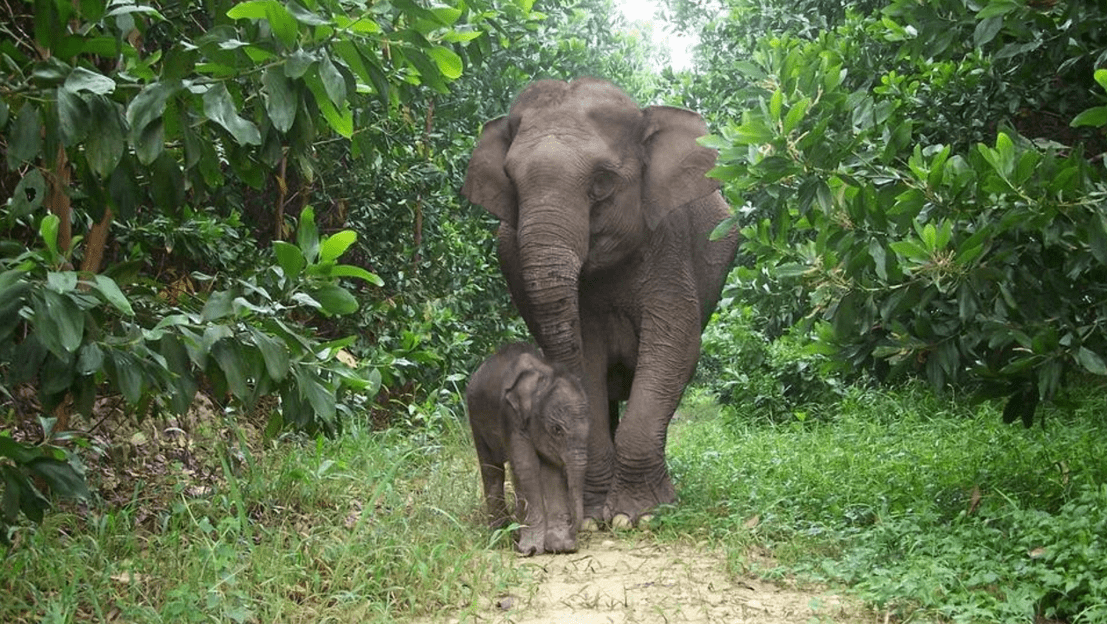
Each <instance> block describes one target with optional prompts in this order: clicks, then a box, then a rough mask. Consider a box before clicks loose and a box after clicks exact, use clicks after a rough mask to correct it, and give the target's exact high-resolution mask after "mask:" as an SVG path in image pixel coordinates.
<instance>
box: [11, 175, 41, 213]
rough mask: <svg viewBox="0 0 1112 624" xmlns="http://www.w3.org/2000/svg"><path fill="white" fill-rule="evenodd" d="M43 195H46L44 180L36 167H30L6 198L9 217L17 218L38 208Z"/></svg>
mask: <svg viewBox="0 0 1112 624" xmlns="http://www.w3.org/2000/svg"><path fill="white" fill-rule="evenodd" d="M44 197H46V180H44V179H43V177H42V173H41V172H40V171H39V170H38V169H37V168H35V169H31V170H30V171H28V172H27V175H25V176H23V177H22V178H21V179H20V180H19V184H17V185H16V187H15V191H14V192H13V193H12V196H11V197H10V198H9V199H8V201H9V202H10V203H9V204H8V216H9V218H12V219H19V218H21V217H24V216H27V215H29V214H31V213H32V212H34V211H36V210H38V209H39V207H40V206H42V202H43V198H44Z"/></svg>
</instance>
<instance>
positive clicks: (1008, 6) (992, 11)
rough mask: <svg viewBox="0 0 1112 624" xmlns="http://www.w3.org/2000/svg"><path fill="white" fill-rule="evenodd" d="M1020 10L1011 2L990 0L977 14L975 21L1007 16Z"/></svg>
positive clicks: (1017, 5) (1010, 0)
mask: <svg viewBox="0 0 1112 624" xmlns="http://www.w3.org/2000/svg"><path fill="white" fill-rule="evenodd" d="M1020 8H1021V5H1019V4H1018V3H1016V2H1013V0H992V2H990V3H989V4H988V6H986V7H985V8H983V9H981V10H980V11H978V12H977V16H976V17H977V19H980V20H983V19H987V18H989V17H996V16H998V15H1007V14H1008V13H1012V12H1014V11H1016V10H1018V9H1020Z"/></svg>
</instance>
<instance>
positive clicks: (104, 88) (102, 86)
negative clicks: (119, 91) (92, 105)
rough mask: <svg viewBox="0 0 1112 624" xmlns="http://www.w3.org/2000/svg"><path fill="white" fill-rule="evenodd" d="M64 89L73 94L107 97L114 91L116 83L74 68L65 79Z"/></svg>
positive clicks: (96, 74) (106, 77) (80, 68)
mask: <svg viewBox="0 0 1112 624" xmlns="http://www.w3.org/2000/svg"><path fill="white" fill-rule="evenodd" d="M64 86H65V88H66V89H68V90H69V91H72V92H74V93H79V92H81V91H88V92H89V93H96V94H98V95H107V94H109V93H112V92H113V91H115V90H116V81H115V80H112V79H111V78H109V77H108V76H105V75H103V74H98V73H96V72H93V71H89V70H87V69H85V68H84V67H75V68H74V70H73V71H72V72H70V75H69V76H67V77H66V82H65V84H64Z"/></svg>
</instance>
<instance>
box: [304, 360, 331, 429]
mask: <svg viewBox="0 0 1112 624" xmlns="http://www.w3.org/2000/svg"><path fill="white" fill-rule="evenodd" d="M294 376H295V378H296V379H297V392H298V394H299V395H301V398H302V399H305V400H306V401H308V402H309V405H311V406H312V408H313V411H314V412H316V415H317V417H318V418H320V419H322V420H323V421H325V422H331V421H332V420H333V419H335V417H336V393H335V391H334V390H332V389H331V388H328V387H325V385H324V384H323V383H321V381H320V380H319V379H318V378H317V377H315V376H313V375H309V374H308V373H306V372H305V371H304V370H303V369H300V368H299V369H296V370H295V371H294Z"/></svg>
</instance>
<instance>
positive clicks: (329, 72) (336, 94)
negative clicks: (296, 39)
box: [317, 52, 347, 108]
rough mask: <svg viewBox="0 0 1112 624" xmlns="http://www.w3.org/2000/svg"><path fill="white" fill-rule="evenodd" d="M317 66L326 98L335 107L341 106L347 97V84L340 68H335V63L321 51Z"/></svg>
mask: <svg viewBox="0 0 1112 624" xmlns="http://www.w3.org/2000/svg"><path fill="white" fill-rule="evenodd" d="M317 68H318V69H319V71H320V80H321V84H323V85H324V92H325V93H327V94H328V99H329V100H331V102H332V103H333V104H335V105H336V108H342V107H343V106H344V100H346V99H347V84H346V83H345V82H344V77H343V75H341V74H340V70H338V69H336V65H335V64H333V63H332V58H331V57H329V56H328V55H327V54H325V53H323V52H322V53H321V58H320V63H319V64H318V65H317Z"/></svg>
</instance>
